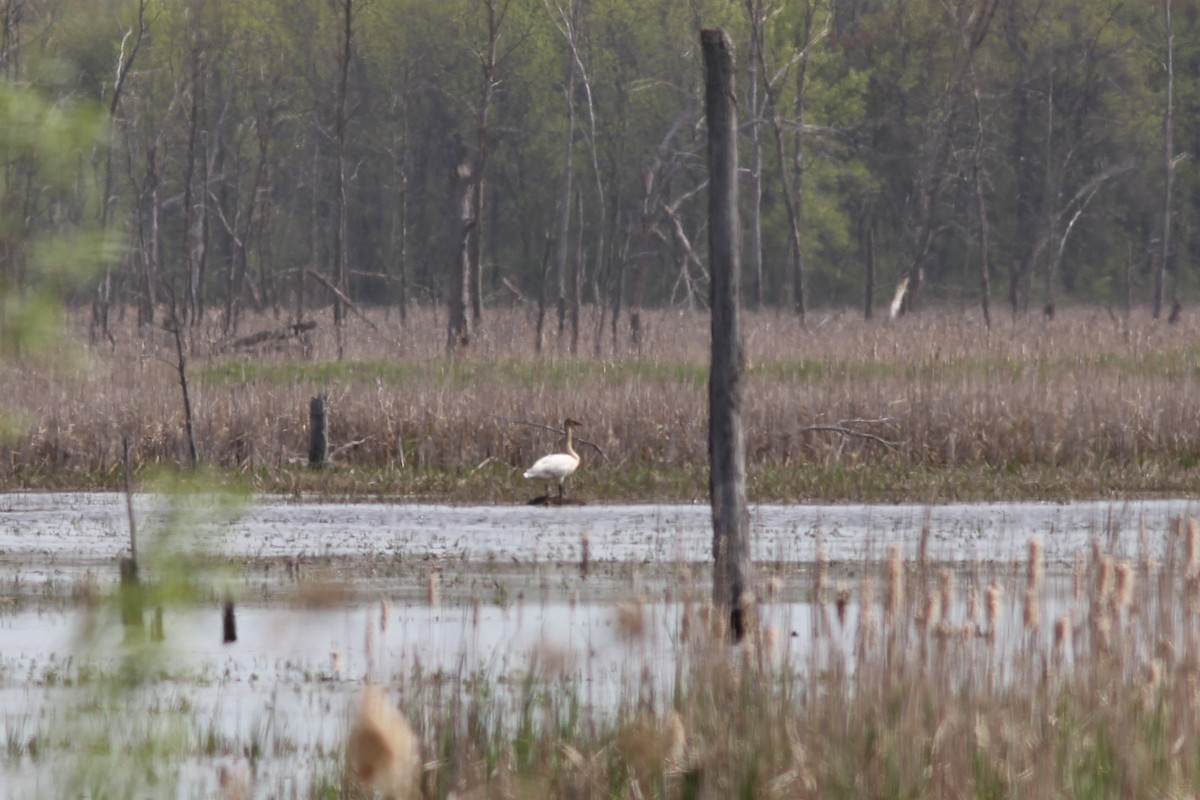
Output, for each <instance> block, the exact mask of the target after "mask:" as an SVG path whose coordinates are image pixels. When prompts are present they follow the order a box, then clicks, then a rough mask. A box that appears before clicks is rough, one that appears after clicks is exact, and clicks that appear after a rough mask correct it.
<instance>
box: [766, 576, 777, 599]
mask: <svg viewBox="0 0 1200 800" xmlns="http://www.w3.org/2000/svg"><path fill="white" fill-rule="evenodd" d="M779 586H780V580H779V576H778V575H772V576H771V577H770V578H769V579H767V598H768V599H770V600H774V599H775V597H776V595H778V594H779Z"/></svg>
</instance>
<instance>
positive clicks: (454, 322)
mask: <svg viewBox="0 0 1200 800" xmlns="http://www.w3.org/2000/svg"><path fill="white" fill-rule="evenodd" d="M471 163H472V160H471V158H470V157H469V156H468V155H467V154H466V153H465V152H464V153H463V154H462V157H461V159H460V161H459V163H458V167H457V168H455V170H454V175H453V176H452V177H453V180H452V181H451V195H452V196H453V197H454V198H455V202H456V205H457V209H458V228H459V229H458V235H457V236H456V237H455V255H454V257H453V259H452V260H451V262H450V280H449V281H448V282H447V284H446V307H447V309H448V313H447V315H446V348H447V350H449V351H450V352H451V353H454V352H457V351H460V350H465V349H466V348H467V347H468V346H469V345H470V343H471V320H470V316H469V315H468V313H467V312H468V308H469V304H470V279H471V264H470V262H471V255H470V245H469V241H470V238H471V231H472V229H473V228H474V227H475V222H476V220H475V217H474V216H473V214H472V211H471V196H472V185H471V184H472V183H473V182H474V180H475V178H476V176H475V175H474V174H472V172H471Z"/></svg>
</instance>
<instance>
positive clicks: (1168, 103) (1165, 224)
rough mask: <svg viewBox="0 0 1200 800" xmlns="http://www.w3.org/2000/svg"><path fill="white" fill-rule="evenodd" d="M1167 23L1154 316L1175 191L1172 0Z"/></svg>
mask: <svg viewBox="0 0 1200 800" xmlns="http://www.w3.org/2000/svg"><path fill="white" fill-rule="evenodd" d="M1163 23H1164V34H1165V38H1166V45H1167V59H1166V70H1167V85H1166V88H1165V93H1166V97H1165V98H1164V99H1163V168H1164V170H1165V175H1164V176H1163V207H1162V237H1161V240H1160V245H1161V249H1160V252H1159V257H1158V258H1157V259H1155V261H1154V318H1155V319H1158V318H1159V317H1160V316H1161V315H1162V309H1163V283H1164V274H1165V272H1166V269H1167V262H1168V260H1169V259H1170V257H1171V191H1172V189H1173V188H1174V184H1175V135H1174V134H1175V33H1174V30H1173V28H1172V26H1171V0H1163Z"/></svg>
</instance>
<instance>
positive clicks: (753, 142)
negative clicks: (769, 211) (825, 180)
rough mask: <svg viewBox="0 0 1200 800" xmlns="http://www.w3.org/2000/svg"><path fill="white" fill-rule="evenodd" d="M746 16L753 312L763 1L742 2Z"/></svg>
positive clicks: (757, 295) (758, 272)
mask: <svg viewBox="0 0 1200 800" xmlns="http://www.w3.org/2000/svg"><path fill="white" fill-rule="evenodd" d="M746 13H747V14H748V15H749V16H750V53H749V58H748V59H747V65H746V68H747V73H748V75H747V84H748V87H747V88H748V90H749V95H750V96H749V99H748V102H749V106H750V107H749V112H750V174H749V177H750V203H749V210H750V220H749V222H750V248H749V252H750V307H751V308H753V309H755V310H757V309H759V308H761V307H762V302H763V252H762V193H763V192H762V162H763V155H762V110H761V109H760V108H759V105H760V103H759V88H760V87H759V76H758V66H759V63H760V62H761V59H760V58H759V51H760V50H761V48H762V46H763V28H764V26H765V25H766V18H765V15H764V12H763V0H746Z"/></svg>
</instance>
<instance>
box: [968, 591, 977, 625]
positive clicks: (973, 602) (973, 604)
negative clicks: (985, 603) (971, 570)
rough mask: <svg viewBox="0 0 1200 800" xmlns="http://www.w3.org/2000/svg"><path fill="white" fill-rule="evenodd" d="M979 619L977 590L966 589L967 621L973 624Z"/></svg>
mask: <svg viewBox="0 0 1200 800" xmlns="http://www.w3.org/2000/svg"><path fill="white" fill-rule="evenodd" d="M978 619H979V589H978V588H977V587H975V586H969V587H967V620H968V621H969V622H975V621H977V620H978Z"/></svg>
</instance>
